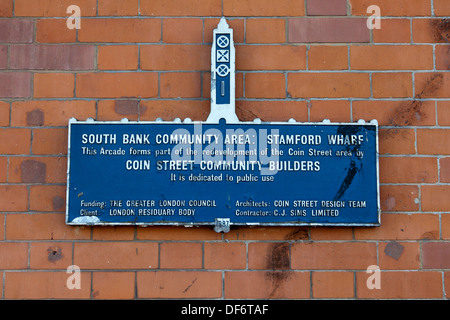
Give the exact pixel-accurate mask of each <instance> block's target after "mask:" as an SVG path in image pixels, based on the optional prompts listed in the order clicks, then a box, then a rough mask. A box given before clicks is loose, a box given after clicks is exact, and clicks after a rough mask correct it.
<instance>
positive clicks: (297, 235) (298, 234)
mask: <svg viewBox="0 0 450 320" xmlns="http://www.w3.org/2000/svg"><path fill="white" fill-rule="evenodd" d="M285 239H286V240H307V239H309V229H308V228H303V227H302V228H298V229H296V230H294V231H292V232H290V233H289V234H288V235H287V236H286V238H285Z"/></svg>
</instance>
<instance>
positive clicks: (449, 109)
mask: <svg viewBox="0 0 450 320" xmlns="http://www.w3.org/2000/svg"><path fill="white" fill-rule="evenodd" d="M437 114H438V124H439V125H440V126H449V125H450V101H438V102H437Z"/></svg>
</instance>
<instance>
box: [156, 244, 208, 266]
mask: <svg viewBox="0 0 450 320" xmlns="http://www.w3.org/2000/svg"><path fill="white" fill-rule="evenodd" d="M202 260H203V254H202V244H201V243H190V242H166V243H162V244H161V249H160V268H162V269H165V268H168V269H192V268H194V269H197V268H202V267H203V266H202V263H203V262H202Z"/></svg>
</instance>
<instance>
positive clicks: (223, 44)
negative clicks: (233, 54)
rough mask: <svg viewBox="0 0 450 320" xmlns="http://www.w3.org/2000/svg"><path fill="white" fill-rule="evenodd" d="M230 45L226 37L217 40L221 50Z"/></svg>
mask: <svg viewBox="0 0 450 320" xmlns="http://www.w3.org/2000/svg"><path fill="white" fill-rule="evenodd" d="M229 44H230V40H228V38H227V37H226V36H220V37H219V38H217V45H218V46H219V47H221V48H225V47H227V46H228V45H229Z"/></svg>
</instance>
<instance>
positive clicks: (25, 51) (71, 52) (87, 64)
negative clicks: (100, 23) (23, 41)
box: [9, 44, 95, 70]
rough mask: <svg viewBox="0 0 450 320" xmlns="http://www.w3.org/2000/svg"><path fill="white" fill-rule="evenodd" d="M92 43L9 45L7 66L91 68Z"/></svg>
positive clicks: (39, 68) (93, 54)
mask: <svg viewBox="0 0 450 320" xmlns="http://www.w3.org/2000/svg"><path fill="white" fill-rule="evenodd" d="M94 56H95V48H94V46H92V45H72V44H63V45H47V44H40V45H34V44H33V45H32V44H30V45H11V48H10V59H9V67H10V68H11V69H32V70H91V69H93V68H94Z"/></svg>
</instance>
